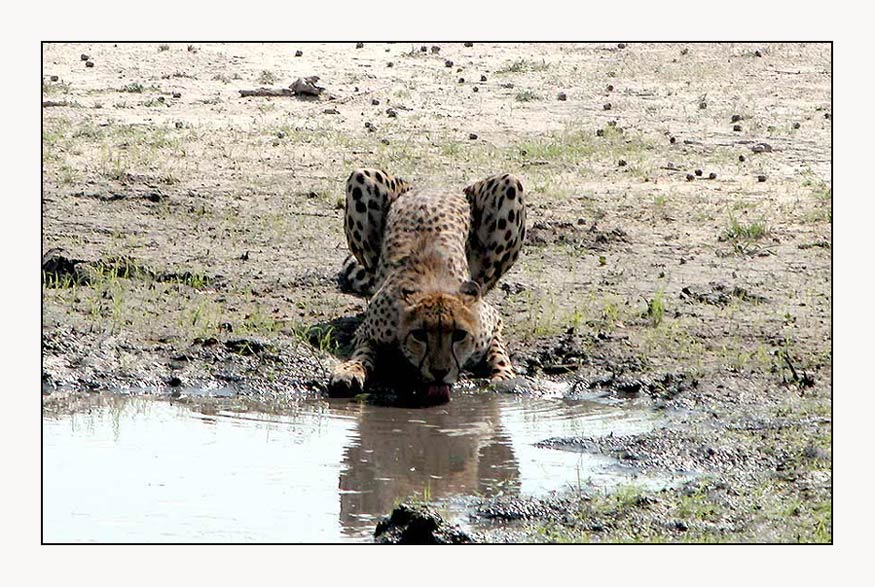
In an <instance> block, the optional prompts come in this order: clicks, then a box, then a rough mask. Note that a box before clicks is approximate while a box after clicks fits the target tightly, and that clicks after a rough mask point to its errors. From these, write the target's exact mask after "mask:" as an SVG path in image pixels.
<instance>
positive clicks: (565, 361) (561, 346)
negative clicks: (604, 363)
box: [512, 328, 595, 375]
mask: <svg viewBox="0 0 875 587" xmlns="http://www.w3.org/2000/svg"><path fill="white" fill-rule="evenodd" d="M594 341H595V337H594V336H592V335H589V334H580V333H578V332H577V331H576V330H575V329H573V328H571V329H569V330H567V331H566V332H565V333H564V334H562V335H561V336H559V337H558V338H555V339H551V340H547V341H544V342H543V343H542V344H541V345H540V346H538V347H537V348H535V349H532V350H530V351H528V352H519V353H514V355H513V357H512V361H513V363H514V365H517V366H518V367H519V368H521V369H523V370H524V371H525V373H526V374H527V375H535V374H537V373H545V374H548V375H561V374H563V373H571V372H574V371H577V370H578V369H579V368H580V367H581V366H582V365H583V364H585V363H586V360H587V357H588V353H587V351H586V349H587V348H590V347H591V346H592V345H593V344H594Z"/></svg>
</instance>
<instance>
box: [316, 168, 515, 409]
mask: <svg viewBox="0 0 875 587" xmlns="http://www.w3.org/2000/svg"><path fill="white" fill-rule="evenodd" d="M344 217H345V221H344V229H345V233H346V238H347V243H348V244H349V249H350V252H351V253H352V256H351V257H349V258H348V259H347V261H346V262H345V264H344V267H343V269H342V271H341V275H342V281H344V282H345V283H346V284H347V287H348V288H349V289H351V290H353V291H354V292H357V293H360V294H362V295H365V296H368V297H370V303H369V304H368V308H367V312H366V314H365V319H364V322H363V323H362V324H361V325H360V326H359V328H358V329H357V330H356V333H355V336H354V350H353V352H352V356H351V357H350V359H349V360H348V361H346V362H343V363H341V364H339V365H338V366H337V367H336V368H335V369H334V372H333V374H332V376H331V382H330V385H329V389H330V390H331V391H332V392H333V393H334V394H348V393H356V392H359V391H361V390H362V389H363V388H364V385H365V381H366V380H367V379H368V378H369V377H370V375H372V374H373V371H374V365H375V359H376V353H377V349H378V348H380V347H384V346H389V347H395V348H396V349H399V350H400V351H401V353H402V354H403V356H404V357H405V358H406V360H407V361H408V362H409V363H410V365H411V366H412V367H413V368H414V369H415V372H417V373H418V377H419V380H420V381H419V382H418V383H419V384H420V385H421V386H422V387H423V388H425V390H426V393H427V397H429V398H431V399H436V400H438V401H441V400H442V401H447V400H449V390H450V385H451V384H452V383H454V382H456V381H457V380H458V377H459V372H460V371H461V370H462V368H463V367H466V366H467V367H476V366H478V365H485V366H486V367H488V369H489V373H490V377H491V378H492V379H508V378H511V377H513V376H514V371H513V367H512V365H511V362H510V358H509V357H508V355H507V351H506V350H505V348H504V343H503V341H502V337H501V324H502V323H501V318H500V317H499V315H498V312H497V311H496V310H495V308H493V307H492V306H491V305H490V304H488V303H487V302H486V301H484V300H483V296H484V295H485V294H486V293H487V292H489V291H490V290H491V289H492V288H493V287H495V284H496V283H497V282H498V280H499V278H500V277H501V276H502V275H503V274H504V273H506V272H507V271H508V270H509V269H510V267H511V266H512V265H513V264H514V262H515V261H516V260H517V257H518V256H519V252H520V248H521V246H522V242H523V239H524V238H525V231H526V209H525V204H524V199H523V186H522V184H521V183H520V181H519V180H518V179H517V178H516V177H514V176H513V175H510V174H499V175H493V176H491V177H488V178H486V179H484V180H481V181H478V182H475V183H473V184H471V185H469V186H468V187H466V188H465V189H464V190H463V192H462V193H456V192H453V191H451V190H427V189H416V188H413V187H411V186H410V184H408V183H407V182H406V181H404V180H403V179H401V178H397V177H393V176H391V175H389V174H388V173H386V172H384V171H381V170H378V169H358V170H356V171H353V173H352V174H351V175H350V176H349V179H348V180H347V184H346V210H345V215H344Z"/></svg>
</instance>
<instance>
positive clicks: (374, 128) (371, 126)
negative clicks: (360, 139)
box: [365, 122, 377, 132]
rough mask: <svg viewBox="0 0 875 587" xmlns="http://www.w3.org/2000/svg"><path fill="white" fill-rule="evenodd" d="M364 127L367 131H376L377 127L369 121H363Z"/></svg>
mask: <svg viewBox="0 0 875 587" xmlns="http://www.w3.org/2000/svg"><path fill="white" fill-rule="evenodd" d="M365 128H366V129H368V132H376V131H377V127H376V126H374V125H373V124H371V123H370V122H366V123H365Z"/></svg>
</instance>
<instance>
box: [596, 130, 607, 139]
mask: <svg viewBox="0 0 875 587" xmlns="http://www.w3.org/2000/svg"><path fill="white" fill-rule="evenodd" d="M595 136H597V137H603V136H605V130H604V129H602V128H600V129H598V130H597V131H595Z"/></svg>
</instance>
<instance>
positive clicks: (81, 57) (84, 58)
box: [79, 53, 91, 61]
mask: <svg viewBox="0 0 875 587" xmlns="http://www.w3.org/2000/svg"><path fill="white" fill-rule="evenodd" d="M79 59H81V60H82V61H88V60H89V59H91V57H89V56H88V55H86V54H85V53H83V54H82V55H80V56H79Z"/></svg>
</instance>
